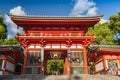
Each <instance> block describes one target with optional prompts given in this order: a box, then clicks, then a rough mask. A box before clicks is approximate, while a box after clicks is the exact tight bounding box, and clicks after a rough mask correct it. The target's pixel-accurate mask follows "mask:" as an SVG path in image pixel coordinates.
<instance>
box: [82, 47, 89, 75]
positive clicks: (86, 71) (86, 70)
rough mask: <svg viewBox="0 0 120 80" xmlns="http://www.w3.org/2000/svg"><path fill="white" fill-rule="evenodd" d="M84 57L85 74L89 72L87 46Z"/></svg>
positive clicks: (84, 49) (84, 48)
mask: <svg viewBox="0 0 120 80" xmlns="http://www.w3.org/2000/svg"><path fill="white" fill-rule="evenodd" d="M83 57H84V69H85V74H88V66H87V56H86V47H83Z"/></svg>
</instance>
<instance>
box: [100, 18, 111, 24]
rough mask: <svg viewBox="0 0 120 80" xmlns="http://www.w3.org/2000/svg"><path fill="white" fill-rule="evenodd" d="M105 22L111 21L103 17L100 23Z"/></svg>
mask: <svg viewBox="0 0 120 80" xmlns="http://www.w3.org/2000/svg"><path fill="white" fill-rule="evenodd" d="M105 22H109V21H108V20H106V19H103V18H102V19H101V20H100V22H99V23H105Z"/></svg>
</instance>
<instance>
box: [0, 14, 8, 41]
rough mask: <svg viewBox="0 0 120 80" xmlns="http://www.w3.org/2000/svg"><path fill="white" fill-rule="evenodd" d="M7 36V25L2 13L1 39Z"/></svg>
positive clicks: (0, 22) (0, 18)
mask: <svg viewBox="0 0 120 80" xmlns="http://www.w3.org/2000/svg"><path fill="white" fill-rule="evenodd" d="M6 38H7V26H6V25H5V24H4V23H3V16H2V14H1V13H0V41H3V40H4V39H6Z"/></svg>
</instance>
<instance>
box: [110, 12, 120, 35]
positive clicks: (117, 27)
mask: <svg viewBox="0 0 120 80" xmlns="http://www.w3.org/2000/svg"><path fill="white" fill-rule="evenodd" d="M109 28H110V29H111V30H113V32H114V33H120V12H118V13H117V14H115V15H112V16H110V24H109Z"/></svg>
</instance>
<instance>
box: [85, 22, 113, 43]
mask: <svg viewBox="0 0 120 80" xmlns="http://www.w3.org/2000/svg"><path fill="white" fill-rule="evenodd" d="M108 25H109V23H108V22H106V23H103V24H101V23H98V24H96V25H95V26H94V27H92V28H89V29H88V32H87V34H94V35H95V37H96V40H95V41H96V42H98V43H99V44H100V45H112V44H114V41H113V38H114V34H113V32H112V31H111V30H110V29H109V27H108ZM94 44H95V43H94Z"/></svg>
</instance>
